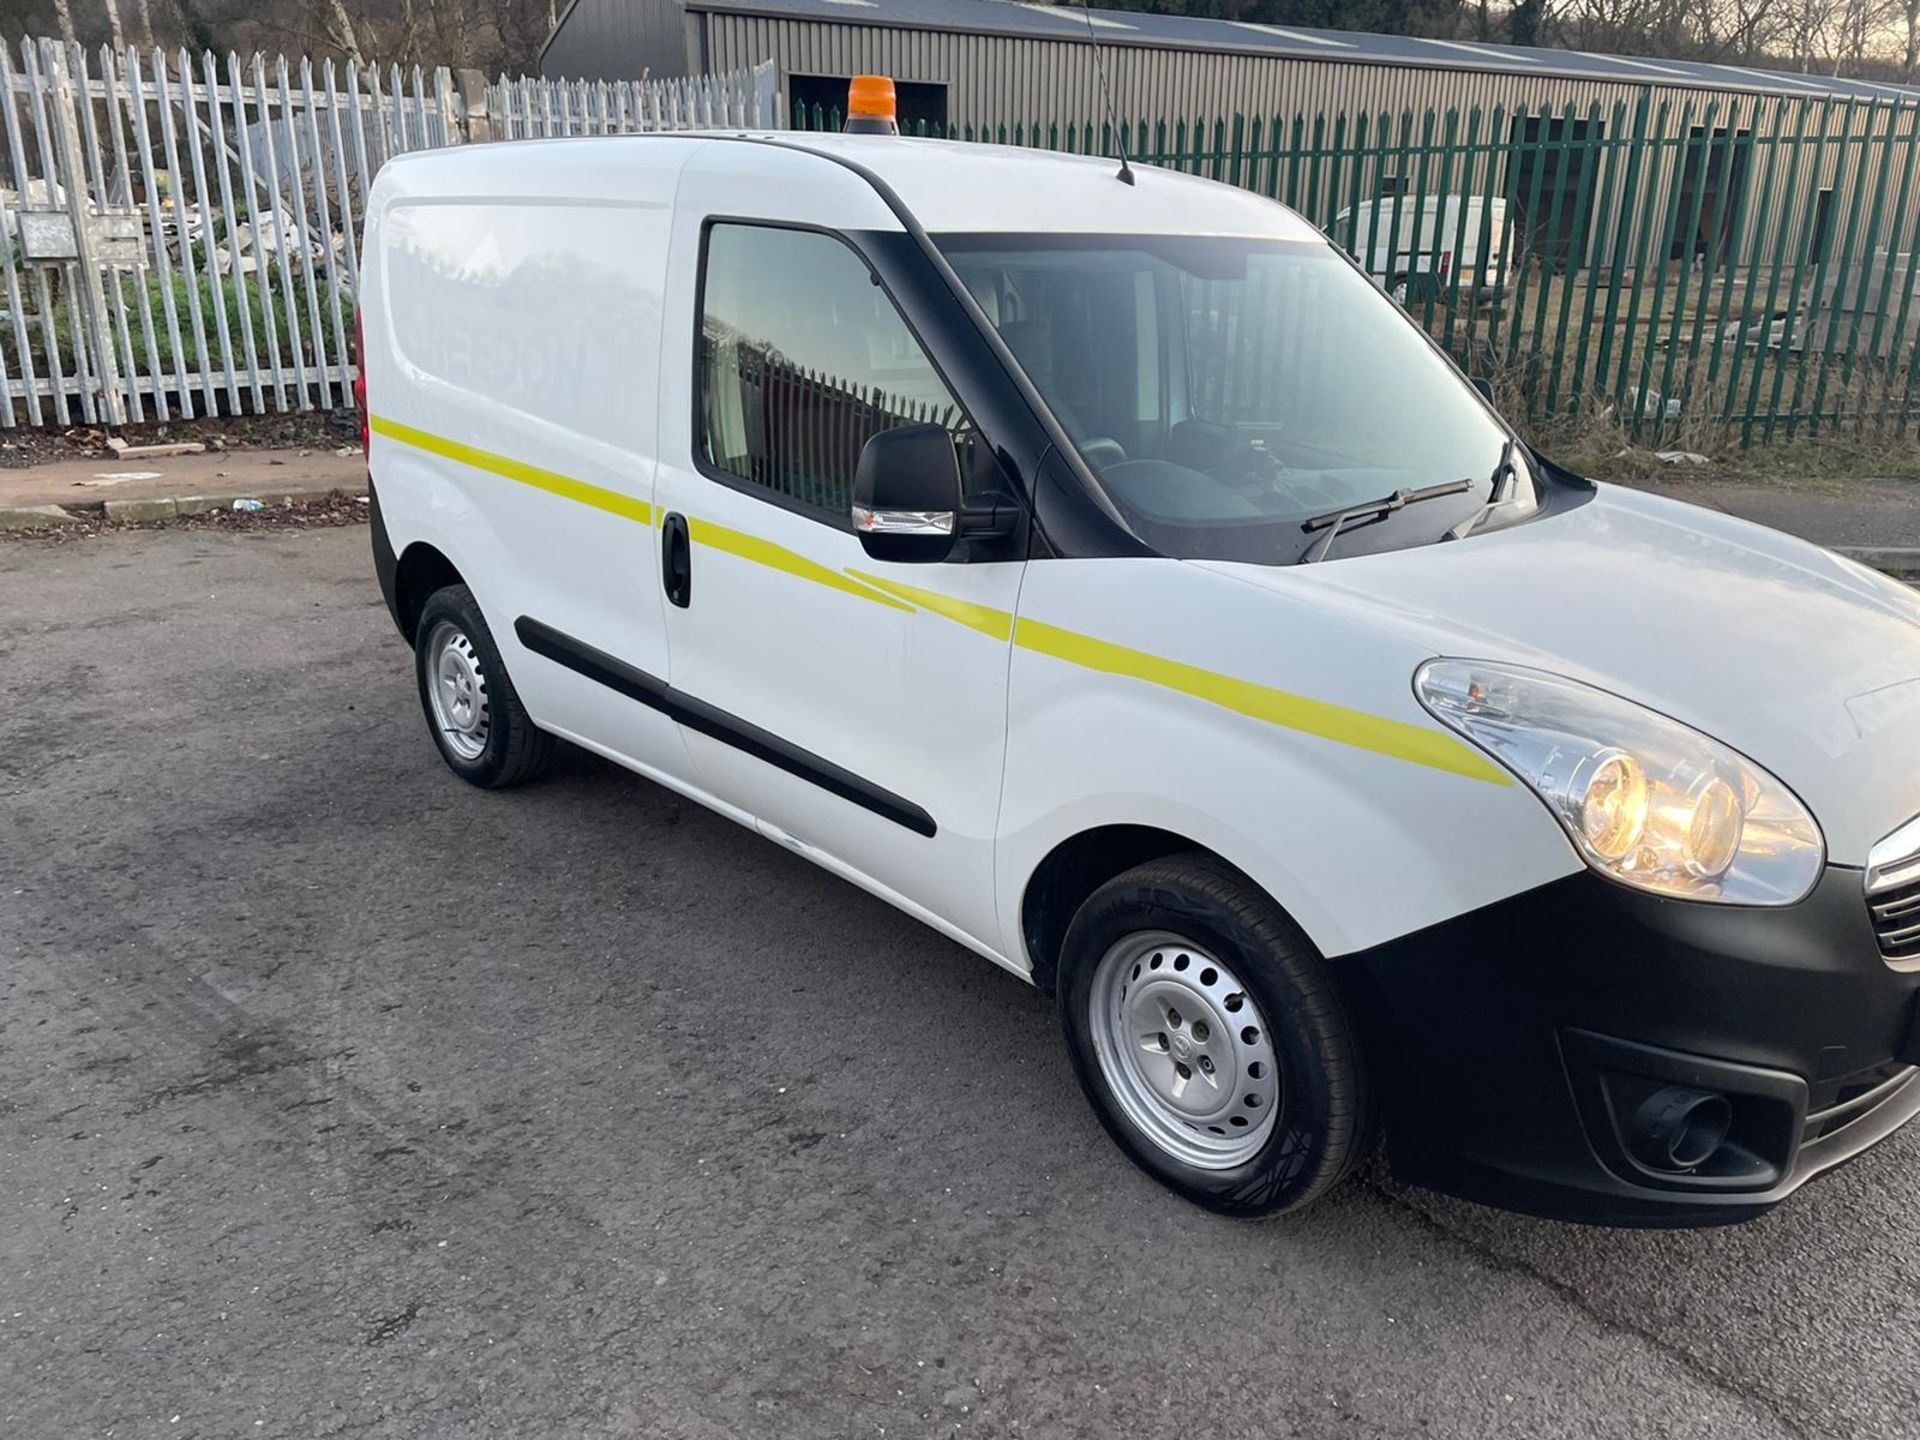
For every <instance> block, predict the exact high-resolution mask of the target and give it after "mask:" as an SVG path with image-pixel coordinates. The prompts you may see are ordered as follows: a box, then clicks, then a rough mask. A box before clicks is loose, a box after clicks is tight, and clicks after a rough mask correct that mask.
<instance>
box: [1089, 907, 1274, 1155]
mask: <svg viewBox="0 0 1920 1440" xmlns="http://www.w3.org/2000/svg"><path fill="white" fill-rule="evenodd" d="M1089 1006H1090V1010H1091V1014H1090V1015H1089V1019H1090V1020H1091V1022H1092V1026H1091V1029H1092V1032H1093V1040H1094V1050H1095V1053H1096V1055H1097V1056H1098V1058H1099V1062H1100V1069H1101V1072H1102V1074H1103V1075H1104V1076H1105V1077H1106V1080H1107V1084H1108V1086H1109V1087H1110V1088H1111V1090H1112V1092H1113V1095H1114V1098H1115V1099H1116V1100H1117V1101H1118V1102H1119V1105H1120V1109H1121V1110H1122V1111H1123V1112H1124V1113H1125V1114H1126V1116H1127V1118H1128V1119H1129V1120H1131V1121H1132V1122H1133V1124H1134V1125H1135V1126H1136V1127H1137V1128H1138V1129H1139V1130H1140V1131H1141V1133H1142V1134H1143V1135H1145V1136H1146V1138H1147V1139H1148V1140H1150V1141H1152V1142H1153V1144H1154V1145H1155V1146H1156V1147H1158V1148H1159V1149H1161V1150H1163V1151H1165V1152H1166V1153H1167V1154H1169V1155H1171V1156H1173V1157H1174V1158H1175V1159H1178V1160H1181V1161H1184V1162H1185V1163H1187V1164H1190V1165H1194V1166H1197V1167H1199V1168H1202V1169H1210V1170H1224V1169H1230V1168H1232V1167H1233V1166H1236V1165H1240V1164H1244V1163H1245V1162H1246V1161H1247V1160H1249V1159H1251V1158H1252V1157H1253V1155H1254V1154H1255V1153H1257V1152H1258V1151H1259V1149H1260V1147H1261V1146H1262V1145H1264V1144H1265V1143H1266V1141H1267V1137H1268V1135H1270V1134H1271V1133H1272V1130H1273V1127H1274V1124H1275V1123H1276V1120H1277V1118H1278V1114H1279V1104H1280V1069H1279V1064H1278V1061H1277V1057H1276V1054H1275V1051H1274V1047H1273V1041H1272V1039H1271V1038H1270V1037H1269V1035H1268V1034H1267V1024H1266V1019H1265V1017H1264V1016H1262V1015H1261V1014H1260V1011H1259V1008H1258V1007H1257V1006H1256V1005H1255V1004H1254V1002H1253V996H1252V995H1251V994H1250V993H1248V991H1247V989H1246V987H1245V986H1244V985H1242V984H1241V983H1240V980H1239V978H1238V977H1237V976H1235V975H1234V973H1233V972H1232V971H1231V970H1230V969H1228V968H1227V967H1226V966H1225V965H1224V964H1222V963H1221V962H1220V961H1219V960H1218V959H1217V958H1216V957H1214V956H1213V955H1212V954H1210V953H1209V952H1208V951H1206V950H1205V949H1203V948H1201V947H1200V946H1198V945H1195V944H1193V943H1192V942H1191V941H1189V940H1186V939H1184V938H1182V937H1181V936H1178V935H1175V934H1172V933H1169V932H1165V931H1150V932H1142V933H1139V934H1135V935H1129V936H1127V937H1126V938H1124V939H1122V940H1121V941H1120V942H1119V943H1117V944H1116V945H1114V946H1113V948H1112V949H1110V950H1108V952H1107V953H1106V955H1104V956H1103V957H1102V958H1101V960H1100V964H1099V966H1098V968H1097V969H1096V970H1095V972H1094V980H1093V988H1092V994H1091V996H1090V997H1089Z"/></svg>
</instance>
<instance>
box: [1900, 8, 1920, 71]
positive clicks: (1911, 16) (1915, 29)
mask: <svg viewBox="0 0 1920 1440" xmlns="http://www.w3.org/2000/svg"><path fill="white" fill-rule="evenodd" d="M1900 18H1901V19H1902V20H1904V21H1905V22H1906V32H1907V53H1906V58H1905V59H1904V60H1903V61H1902V62H1901V64H1900V83H1901V84H1903V85H1911V84H1913V77H1914V71H1915V70H1916V69H1920V0H1901V4H1900Z"/></svg>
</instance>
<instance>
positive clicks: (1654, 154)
mask: <svg viewBox="0 0 1920 1440" xmlns="http://www.w3.org/2000/svg"><path fill="white" fill-rule="evenodd" d="M583 3H584V0H583ZM688 18H689V22H690V24H691V26H692V27H693V28H694V30H695V31H696V33H697V34H698V36H699V41H700V45H701V47H702V48H703V49H704V51H705V54H706V56H707V62H706V63H707V65H708V66H709V67H710V68H712V69H715V70H724V69H738V68H741V67H743V66H749V65H753V64H756V63H758V62H760V61H763V60H766V59H768V58H771V59H772V60H773V61H774V63H775V64H776V66H777V67H778V68H779V72H780V75H781V79H782V82H783V85H784V82H785V80H786V78H787V77H788V76H792V75H854V74H861V73H866V72H877V73H881V74H888V75H892V76H893V77H894V78H895V79H897V80H914V81H925V82H930V83H934V84H944V85H946V86H947V103H948V120H949V123H950V125H951V126H952V127H953V129H954V130H955V131H956V132H960V131H963V130H965V129H967V128H968V127H972V128H973V129H975V130H986V129H990V128H994V127H1000V126H1006V127H1008V128H1009V129H1011V127H1012V126H1014V125H1015V124H1020V125H1024V126H1026V127H1029V128H1031V127H1033V126H1035V125H1039V126H1048V125H1056V124H1057V125H1060V126H1063V127H1064V126H1066V125H1069V124H1072V125H1077V126H1084V125H1085V124H1087V123H1088V122H1089V121H1091V122H1094V123H1095V124H1097V123H1098V122H1099V121H1100V120H1101V119H1102V118H1103V116H1104V113H1105V110H1104V103H1103V101H1102V98H1101V95H1100V81H1099V76H1098V73H1097V72H1096V70H1095V69H1094V66H1093V57H1092V51H1091V49H1090V47H1089V46H1088V45H1087V44H1086V43H1084V42H1082V41H1078V40H1053V39H1028V38H1022V37H1016V36H1007V35H988V34H976V33H968V32H956V31H944V30H928V29H913V28H908V27H903V26H884V25H861V24H852V23H841V22H828V21H810V20H788V19H778V18H772V17H767V16H754V15H741V14H732V13H726V12H712V11H707V12H700V11H695V12H692V13H691V14H690V15H689V17H688ZM1103 54H1104V57H1105V61H1106V65H1107V70H1108V77H1109V83H1110V84H1111V85H1112V87H1113V103H1114V108H1115V109H1116V111H1118V113H1119V115H1120V116H1121V118H1122V119H1123V120H1124V121H1126V122H1127V123H1128V124H1129V125H1133V124H1136V123H1138V122H1141V121H1145V122H1147V123H1148V124H1149V125H1150V126H1151V125H1153V124H1155V123H1156V122H1158V121H1161V120H1165V121H1167V122H1168V125H1169V127H1172V126H1173V125H1174V124H1176V123H1178V122H1181V121H1184V122H1186V123H1187V124H1188V125H1189V126H1191V125H1193V124H1195V123H1196V122H1199V123H1202V124H1204V126H1205V127H1206V128H1207V131H1208V133H1209V134H1211V131H1212V127H1213V125H1214V124H1215V122H1216V121H1224V122H1226V123H1228V124H1231V123H1232V120H1233V117H1234V116H1235V115H1244V116H1245V117H1246V118H1247V120H1248V121H1249V122H1251V121H1253V120H1254V119H1256V118H1258V119H1259V120H1260V121H1261V123H1262V125H1263V126H1264V127H1265V138H1264V142H1263V148H1264V149H1266V150H1268V151H1269V152H1272V151H1274V150H1275V149H1277V148H1278V146H1277V145H1276V141H1275V137H1274V125H1275V121H1276V120H1278V121H1280V122H1282V124H1283V125H1290V123H1291V121H1292V120H1293V118H1294V117H1295V116H1300V117H1303V118H1304V121H1305V125H1306V126H1307V127H1309V128H1310V127H1311V125H1312V122H1313V119H1314V117H1316V116H1322V117H1325V119H1326V124H1327V131H1328V134H1329V135H1331V133H1332V126H1333V122H1334V120H1335V118H1336V117H1339V116H1346V117H1348V120H1349V124H1351V122H1352V120H1353V119H1355V118H1357V117H1359V116H1361V115H1363V114H1364V115H1367V116H1369V117H1371V121H1372V124H1373V127H1374V132H1375V134H1376V135H1377V133H1378V126H1379V122H1380V120H1381V119H1382V117H1388V116H1390V117H1391V118H1392V123H1393V126H1394V135H1395V138H1396V140H1397V138H1398V136H1399V133H1400V132H1399V125H1400V122H1401V117H1403V116H1406V115H1408V114H1411V115H1412V116H1414V117H1415V118H1414V122H1413V123H1414V125H1415V127H1416V129H1415V131H1414V138H1415V140H1416V142H1417V140H1418V136H1419V130H1418V128H1417V127H1418V126H1419V125H1420V123H1421V120H1422V118H1423V117H1424V116H1426V115H1427V114H1428V113H1432V114H1433V115H1434V116H1435V117H1436V121H1437V125H1436V131H1437V129H1438V125H1439V124H1441V123H1444V117H1445V115H1446V113H1447V112H1448V111H1450V110H1453V111H1458V112H1459V114H1460V121H1459V125H1460V131H1461V135H1462V138H1464V133H1465V129H1466V124H1467V116H1468V114H1469V112H1471V111H1472V110H1473V109H1474V108H1475V107H1479V108H1480V109H1481V111H1482V112H1483V115H1482V121H1481V123H1482V125H1483V127H1484V128H1483V130H1482V133H1481V136H1480V139H1481V142H1482V144H1483V145H1489V146H1492V145H1502V144H1504V143H1505V142H1506V141H1507V140H1508V139H1509V138H1510V136H1509V134H1507V133H1500V134H1494V133H1490V132H1491V129H1492V125H1493V121H1494V114H1493V112H1494V109H1495V107H1499V109H1500V110H1501V112H1502V115H1501V117H1500V124H1501V126H1502V129H1503V132H1504V131H1505V130H1506V129H1507V128H1508V127H1510V126H1511V125H1512V121H1513V116H1514V115H1515V114H1516V113H1517V112H1524V113H1526V114H1529V115H1536V116H1537V115H1539V114H1541V113H1543V112H1550V113H1551V114H1553V115H1554V116H1556V117H1558V116H1560V115H1562V114H1564V113H1565V112H1566V110H1567V109H1568V108H1569V107H1570V108H1571V110H1572V111H1573V113H1574V114H1575V115H1576V116H1579V117H1582V118H1585V117H1587V116H1588V115H1589V114H1590V113H1592V112H1593V111H1594V109H1595V108H1596V107H1597V111H1598V115H1599V117H1600V124H1601V127H1602V130H1603V132H1604V133H1605V134H1606V135H1607V136H1608V137H1609V138H1615V139H1620V138H1625V136H1627V135H1630V134H1631V133H1632V127H1633V124H1634V115H1635V112H1636V109H1637V107H1638V106H1639V105H1640V103H1641V102H1642V101H1643V100H1644V101H1645V102H1646V103H1647V105H1648V109H1649V117H1648V133H1649V134H1650V135H1654V136H1661V135H1664V136H1666V137H1668V143H1666V144H1664V145H1662V144H1653V145H1650V146H1648V147H1647V150H1646V153H1645V155H1644V156H1643V157H1642V159H1641V162H1640V164H1639V165H1638V166H1637V167H1633V169H1632V173H1629V167H1628V166H1626V165H1624V164H1621V165H1617V166H1613V167H1610V168H1611V170H1612V172H1613V173H1611V174H1596V175H1595V176H1594V177H1593V179H1592V184H1593V187H1594V197H1593V206H1592V214H1593V221H1592V235H1591V239H1592V250H1591V252H1590V253H1591V254H1592V255H1593V256H1594V258H1596V259H1598V260H1600V261H1601V262H1602V263H1606V262H1608V261H1611V260H1612V258H1613V254H1614V250H1615V249H1616V245H1617V237H1616V235H1615V226H1614V224H1613V217H1614V216H1615V214H1616V213H1617V206H1618V203H1619V200H1620V197H1621V196H1622V195H1623V194H1624V192H1625V190H1626V187H1627V186H1628V185H1629V184H1630V183H1631V184H1632V185H1633V186H1634V188H1635V191H1636V194H1637V196H1638V198H1637V200H1636V201H1635V204H1634V206H1633V208H1634V209H1635V210H1636V211H1640V212H1643V213H1644V212H1645V211H1646V209H1647V207H1648V206H1649V204H1650V203H1659V201H1658V199H1657V197H1665V196H1666V195H1668V194H1670V193H1671V192H1672V191H1673V190H1674V188H1675V187H1676V185H1677V183H1678V173H1677V172H1678V171H1679V169H1680V166H1681V164H1682V161H1683V159H1684V157H1685V155H1686V147H1685V145H1684V143H1682V142H1681V141H1680V140H1676V139H1675V138H1674V137H1676V136H1684V134H1685V133H1686V131H1687V130H1689V129H1691V128H1693V127H1706V126H1708V124H1709V121H1710V122H1711V126H1712V128H1714V129H1715V130H1718V129H1721V128H1723V127H1724V128H1731V129H1732V130H1734V131H1735V132H1736V133H1737V132H1739V131H1743V130H1744V131H1748V132H1750V133H1751V134H1752V135H1753V136H1754V137H1756V138H1757V139H1758V140H1759V142H1760V143H1757V144H1755V145H1754V146H1753V147H1752V149H1751V153H1750V154H1749V156H1748V159H1747V162H1746V163H1747V167H1748V171H1747V174H1748V178H1747V188H1748V193H1749V196H1750V197H1758V196H1759V195H1760V194H1761V192H1762V190H1763V188H1766V187H1768V186H1769V185H1770V186H1771V188H1770V189H1769V190H1768V191H1767V194H1768V201H1769V206H1770V208H1771V209H1772V210H1773V211H1774V212H1776V213H1786V214H1789V215H1794V216H1797V215H1799V214H1801V213H1802V212H1803V211H1805V210H1806V209H1807V208H1808V207H1810V206H1811V205H1812V204H1813V203H1814V197H1815V196H1816V195H1817V193H1818V192H1819V191H1820V190H1821V189H1823V188H1827V187H1833V188H1834V189H1835V190H1836V194H1837V195H1844V196H1851V194H1852V191H1853V188H1854V186H1855V183H1856V179H1857V178H1859V177H1860V176H1861V175H1862V173H1863V172H1862V167H1863V165H1864V166H1865V167H1866V170H1865V183H1867V184H1869V185H1871V184H1873V183H1875V181H1877V179H1878V177H1879V175H1880V174H1882V173H1886V172H1890V171H1891V170H1892V169H1893V167H1894V166H1895V165H1896V164H1897V163H1899V162H1901V160H1902V157H1903V156H1904V154H1905V151H1906V147H1905V145H1904V143H1903V144H1902V145H1901V146H1900V148H1899V150H1898V151H1897V152H1896V151H1893V150H1890V149H1888V148H1887V147H1885V146H1883V145H1881V144H1879V143H1878V142H1875V143H1873V144H1871V145H1869V144H1866V143H1854V144H1845V143H1837V142H1838V137H1841V136H1845V135H1854V136H1860V137H1865V136H1867V135H1869V134H1874V135H1882V134H1884V133H1885V131H1886V128H1887V125H1888V124H1889V119H1888V117H1889V116H1890V115H1893V114H1894V113H1895V112H1894V111H1893V110H1891V109H1889V108H1888V107H1886V106H1881V105H1876V104H1869V103H1867V102H1852V101H1831V102H1830V101H1828V100H1826V99H1824V98H1818V97H1814V96H1813V91H1812V90H1811V89H1810V90H1809V98H1803V97H1802V96H1800V95H1798V94H1780V93H1759V92H1757V91H1732V90H1727V91H1713V90H1703V89H1698V88H1692V87H1683V86H1678V85H1673V84H1670V83H1665V82H1663V81H1662V79H1661V78H1660V76H1659V75H1658V73H1657V67H1655V66H1653V65H1651V64H1649V65H1648V67H1647V68H1648V78H1647V83H1645V84H1636V83H1628V82H1613V81H1596V80H1589V79H1580V78H1574V77H1570V76H1563V75H1555V74H1552V73H1538V74H1533V73H1525V74H1522V73H1513V72H1510V71H1496V70H1491V69H1472V68H1449V69H1434V68H1429V67H1423V66H1411V65H1385V64H1378V63H1371V64H1369V63H1360V62H1354V61H1345V60H1341V59H1339V58H1337V57H1336V56H1333V55H1329V57H1328V58H1327V59H1325V60H1321V59H1302V58H1295V57H1280V56H1266V55H1250V54H1234V53H1215V52H1200V51H1192V50H1177V49H1171V48H1163V47H1149V46H1139V45H1106V46H1104V47H1103ZM1626 63H1634V62H1626ZM1710 106H1711V107H1713V110H1712V114H1711V116H1709V114H1708V108H1709V107H1710ZM1663 107H1665V116H1664V119H1663V118H1662V111H1663ZM1803 112H1805V114H1806V116H1807V124H1808V134H1809V136H1810V137H1818V136H1820V135H1821V134H1822V133H1825V134H1828V135H1829V136H1830V137H1832V138H1831V139H1830V140H1829V142H1828V143H1827V144H1825V145H1815V144H1808V145H1807V146H1805V147H1803V150H1802V158H1801V161H1800V163H1799V164H1797V165H1795V164H1793V163H1792V162H1793V156H1794V153H1795V147H1793V146H1792V144H1791V137H1792V135H1793V134H1794V133H1795V127H1796V126H1797V125H1798V123H1799V118H1800V116H1801V115H1802V113H1803ZM1914 113H1915V112H1914V111H1913V110H1912V109H1911V108H1907V107H1901V108H1900V110H1899V111H1898V114H1899V115H1900V116H1901V117H1902V118H1900V119H1899V121H1898V127H1897V133H1898V134H1899V135H1900V136H1902V137H1904V136H1906V135H1908V134H1910V133H1911V126H1912V124H1913V118H1912V117H1913V115H1914ZM1779 137H1784V138H1779ZM1030 143H1031V142H1030ZM1188 147H1189V148H1190V149H1193V150H1199V149H1201V148H1203V146H1202V145H1201V143H1200V141H1199V140H1198V139H1196V138H1193V137H1192V136H1191V135H1190V136H1189V140H1188ZM1503 163H1505V157H1504V156H1502V155H1496V154H1486V155H1481V156H1478V157H1475V158H1474V159H1473V161H1472V163H1471V166H1470V168H1469V169H1468V170H1467V171H1466V172H1464V173H1460V174H1459V178H1458V180H1457V181H1456V187H1455V188H1457V189H1460V190H1463V191H1468V190H1470V191H1479V192H1482V193H1485V191H1486V190H1487V188H1488V182H1487V179H1486V174H1487V171H1486V167H1487V166H1488V165H1489V164H1494V165H1500V164H1503ZM1364 164H1365V169H1366V171H1367V173H1368V175H1369V177H1377V173H1378V172H1379V171H1380V170H1381V169H1382V168H1383V167H1382V166H1381V164H1380V163H1379V162H1378V161H1377V160H1375V159H1373V158H1372V157H1369V158H1368V159H1367V160H1366V161H1365V162H1364ZM1277 168H1278V167H1277V166H1275V165H1273V164H1271V163H1269V164H1268V165H1267V166H1266V171H1267V172H1274V171H1277ZM1770 174H1771V178H1769V177H1770ZM1241 183H1243V184H1248V185H1249V186H1250V187H1251V188H1255V189H1266V190H1269V193H1271V188H1272V187H1271V186H1269V185H1268V184H1267V183H1265V182H1264V181H1263V175H1262V169H1261V167H1260V166H1259V165H1258V164H1255V165H1252V166H1249V167H1248V168H1247V169H1245V170H1244V171H1243V172H1242V181H1241ZM1366 183H1367V185H1368V186H1369V193H1370V191H1371V187H1372V186H1373V185H1374V184H1375V183H1376V179H1375V178H1369V179H1368V180H1367V182H1366ZM1493 190H1494V193H1498V182H1497V181H1496V182H1494V185H1493ZM1917 206H1920V195H1911V196H1909V197H1908V198H1907V200H1906V203H1905V204H1904V205H1903V206H1901V207H1900V209H1899V210H1898V211H1897V212H1895V213H1897V214H1898V216H1899V219H1898V220H1897V221H1895V226H1896V228H1900V229H1902V230H1903V231H1904V229H1905V228H1906V227H1907V222H1908V221H1909V220H1910V219H1911V218H1912V217H1913V215H1914V212H1915V208H1916V207H1917ZM1844 208H1845V207H1841V206H1837V207H1836V213H1841V212H1842V211H1843V210H1844ZM1316 218H1320V219H1322V220H1323V223H1324V219H1325V218H1328V217H1316ZM1776 238H1777V237H1776V236H1775V235H1774V233H1773V231H1772V230H1771V229H1770V228H1769V229H1764V230H1763V228H1762V227H1761V226H1757V225H1756V226H1752V227H1749V228H1747V230H1746V231H1745V233H1744V234H1743V235H1742V239H1741V244H1740V248H1741V250H1742V251H1743V252H1744V253H1743V254H1742V255H1741V256H1739V257H1738V258H1739V259H1740V260H1742V261H1745V260H1747V259H1748V258H1750V257H1752V256H1755V255H1765V254H1768V253H1771V250H1772V249H1773V248H1774V247H1775V242H1776ZM1659 239H1660V237H1659V236H1658V235H1657V234H1653V235H1647V234H1644V233H1637V234H1636V235H1635V236H1634V237H1633V239H1632V241H1631V242H1630V250H1629V254H1628V255H1627V256H1626V257H1624V258H1626V259H1627V260H1628V262H1629V263H1632V262H1633V261H1635V260H1637V259H1641V258H1646V259H1651V258H1652V257H1651V256H1650V255H1647V256H1640V255H1638V254H1636V253H1633V252H1635V251H1639V250H1643V249H1648V248H1651V247H1653V246H1655V245H1657V244H1658V242H1659Z"/></svg>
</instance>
